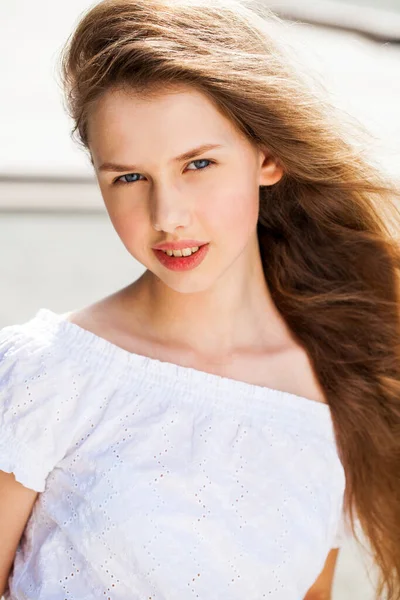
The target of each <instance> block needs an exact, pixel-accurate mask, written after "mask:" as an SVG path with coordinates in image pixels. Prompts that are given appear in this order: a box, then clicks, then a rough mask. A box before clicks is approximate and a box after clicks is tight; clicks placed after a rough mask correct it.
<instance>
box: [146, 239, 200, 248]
mask: <svg viewBox="0 0 400 600" xmlns="http://www.w3.org/2000/svg"><path fill="white" fill-rule="evenodd" d="M204 244H207V242H199V241H198V240H180V241H179V242H164V243H163V244H157V245H156V246H153V249H154V250H182V248H194V246H204Z"/></svg>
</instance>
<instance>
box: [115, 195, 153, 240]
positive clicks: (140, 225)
mask: <svg viewBox="0 0 400 600" xmlns="http://www.w3.org/2000/svg"><path fill="white" fill-rule="evenodd" d="M106 209H107V212H108V216H109V218H110V221H111V223H112V224H113V227H114V229H115V231H116V232H117V234H118V236H119V237H120V238H121V241H122V242H123V244H124V245H125V246H126V247H127V248H128V249H132V248H133V246H134V245H137V244H138V242H139V244H140V240H141V239H142V237H143V235H144V232H145V231H146V227H147V222H148V217H147V215H146V214H144V212H143V211H141V210H140V209H138V207H136V208H135V210H134V212H133V210H132V206H131V204H130V203H124V202H118V203H117V202H114V205H113V204H112V203H111V202H106Z"/></svg>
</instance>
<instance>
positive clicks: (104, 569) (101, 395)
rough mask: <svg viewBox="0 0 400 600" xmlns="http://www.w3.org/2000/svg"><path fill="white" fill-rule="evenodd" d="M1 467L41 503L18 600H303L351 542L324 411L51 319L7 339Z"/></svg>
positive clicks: (16, 581) (46, 316) (22, 555)
mask: <svg viewBox="0 0 400 600" xmlns="http://www.w3.org/2000/svg"><path fill="white" fill-rule="evenodd" d="M0 469H1V470H3V471H6V472H13V473H14V474H15V477H16V479H17V481H19V482H21V483H22V484H23V485H24V486H26V487H28V488H31V489H33V490H36V491H37V492H39V494H38V496H37V499H36V502H35V504H34V507H33V510H32V513H31V515H30V518H29V520H28V522H27V524H26V527H25V530H24V533H23V535H22V538H21V540H20V544H19V546H18V549H17V553H16V557H15V561H14V565H13V569H12V571H11V573H10V577H9V582H8V584H9V587H8V590H7V592H6V594H5V599H6V600H22V599H24V600H26V599H27V598H30V599H33V598H40V600H64V599H68V600H89V599H91V600H92V599H101V598H104V599H105V600H122V599H123V600H150V599H151V600H192V599H193V600H195V599H199V600H243V599H244V598H245V599H246V600H261V599H263V598H268V599H271V600H272V599H273V600H302V599H303V597H304V595H305V594H306V592H307V590H308V589H309V587H310V586H311V585H312V584H313V582H314V581H315V579H316V578H317V576H318V574H319V573H320V571H321V570H322V568H323V566H324V562H325V560H326V557H327V554H328V552H329V550H330V549H331V548H333V547H337V546H339V545H340V544H341V543H342V541H343V539H345V536H346V535H349V533H348V530H347V525H346V526H345V523H344V520H343V518H342V516H343V512H342V511H343V506H342V503H343V497H344V489H345V473H344V469H343V466H342V464H341V462H340V460H339V457H338V453H337V447H336V444H335V438H334V433H333V425H332V420H331V412H330V408H329V406H328V405H326V404H322V403H319V402H315V401H312V400H310V399H307V398H304V397H301V396H297V395H295V394H292V393H288V392H284V391H278V390H275V389H271V388H266V387H262V386H257V385H252V384H249V383H245V382H242V381H237V380H233V379H230V378H227V377H221V376H219V375H214V374H210V373H206V372H203V371H199V370H196V369H193V368H189V367H183V366H181V365H176V364H172V363H169V362H163V361H159V360H156V359H153V358H148V357H146V356H142V355H139V354H133V353H131V352H128V351H127V350H124V349H122V348H120V347H118V346H116V345H114V344H112V343H111V342H109V341H107V340H105V339H103V338H101V337H98V336H96V335H94V334H93V333H91V332H89V331H86V330H85V329H83V328H81V327H79V326H77V325H75V324H73V323H71V322H69V321H67V320H66V319H65V317H64V316H63V315H58V314H56V313H54V312H52V311H50V310H48V309H44V308H43V309H41V310H39V311H38V312H37V313H36V315H35V316H34V317H32V318H31V320H30V321H28V322H25V323H22V324H19V325H10V326H8V327H4V328H3V329H2V330H0Z"/></svg>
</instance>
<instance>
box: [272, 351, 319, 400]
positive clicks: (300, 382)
mask: <svg viewBox="0 0 400 600" xmlns="http://www.w3.org/2000/svg"><path fill="white" fill-rule="evenodd" d="M280 368H281V373H282V377H284V378H285V381H286V382H287V385H289V386H290V390H288V391H290V392H292V393H294V394H296V395H298V396H302V397H304V398H309V399H310V400H314V401H315V402H321V403H322V404H328V401H327V399H326V396H325V393H324V390H323V388H322V386H321V384H320V382H319V381H318V378H317V376H316V373H315V370H314V367H313V364H312V362H311V359H310V357H309V355H308V353H307V352H306V350H305V349H304V348H302V347H301V346H300V345H297V344H296V345H292V346H291V347H290V348H289V349H288V351H287V352H286V353H285V357H284V358H283V359H282V362H281V364H280Z"/></svg>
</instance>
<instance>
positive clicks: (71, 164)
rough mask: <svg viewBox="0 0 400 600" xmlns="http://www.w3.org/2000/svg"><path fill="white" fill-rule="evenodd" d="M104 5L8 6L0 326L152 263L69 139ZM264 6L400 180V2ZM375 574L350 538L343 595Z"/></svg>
mask: <svg viewBox="0 0 400 600" xmlns="http://www.w3.org/2000/svg"><path fill="white" fill-rule="evenodd" d="M94 3H95V2H88V1H86V0H68V2H55V1H54V0H36V1H35V2H31V1H30V0H14V1H13V2H2V3H0V67H1V81H2V89H3V92H2V94H1V99H0V107H1V110H0V131H1V138H2V143H1V145H0V282H1V303H0V327H3V326H5V325H9V324H12V323H17V322H23V321H25V320H27V319H29V318H30V317H31V316H33V315H34V314H35V313H36V312H37V310H39V308H42V307H43V308H49V309H51V310H53V311H55V312H66V311H70V310H73V309H75V308H79V307H82V306H84V305H87V304H89V303H91V302H94V301H95V300H97V299H99V298H101V297H104V296H106V295H108V294H110V293H112V292H113V291H115V290H117V289H119V288H120V287H123V286H124V285H126V284H128V283H129V282H131V281H132V280H134V279H136V278H137V277H138V276H139V275H140V274H141V273H142V272H143V270H144V268H143V266H142V265H141V264H139V263H137V262H136V261H135V260H134V259H133V258H132V257H130V256H129V255H128V253H127V251H126V250H125V248H124V247H123V246H122V243H121V242H120V241H119V239H118V237H117V235H116V233H115V232H114V230H113V228H112V226H111V223H110V222H109V220H108V217H107V215H106V213H105V210H104V208H103V204H102V198H101V195H100V191H99V189H98V186H97V183H96V181H95V178H94V174H93V171H92V167H91V165H90V162H89V161H88V159H87V158H86V156H85V154H84V153H83V152H82V151H81V150H79V149H78V148H77V146H76V145H74V143H73V142H72V140H71V137H70V130H71V128H72V123H71V122H70V121H69V119H68V117H67V115H66V114H65V112H64V109H63V104H62V93H61V89H60V88H59V85H58V81H57V78H56V70H57V61H58V58H59V51H60V49H61V47H62V45H63V44H64V42H65V40H66V39H67V37H68V36H69V34H70V32H71V31H72V29H73V27H74V25H75V24H76V23H77V21H78V19H79V17H80V15H81V14H82V12H83V11H86V10H87V8H89V7H90V6H92V5H93V4H94ZM265 4H266V5H268V6H270V7H271V8H272V9H273V10H275V11H276V12H277V13H278V14H280V15H281V16H283V17H284V18H285V19H287V20H288V21H290V22H291V23H293V24H294V23H296V26H295V27H293V28H292V41H293V45H295V46H296V48H298V57H299V60H300V61H301V62H302V63H303V64H307V65H310V67H312V68H313V69H314V71H315V72H316V73H318V77H319V78H320V81H321V82H323V84H324V85H325V86H326V88H327V90H328V91H329V94H330V96H331V101H332V102H333V103H335V104H336V105H337V106H338V107H340V108H341V109H342V110H344V111H346V113H348V114H349V115H351V116H353V117H354V118H356V119H357V120H358V121H359V122H360V123H362V124H363V125H365V126H366V127H367V128H368V130H369V131H370V132H371V133H372V134H373V135H374V138H375V140H374V143H373V147H372V148H371V152H372V153H373V155H374V156H375V157H376V158H377V159H378V160H379V161H380V163H381V165H382V168H383V169H385V170H387V173H388V175H390V176H394V177H396V178H399V181H400V142H399V139H400V111H399V106H400V0H352V2H347V1H346V0H329V1H328V0H319V1H318V2H316V1H313V2H308V1H307V0H302V1H301V2H299V1H293V2H291V1H280V2H279V1H277V2H268V1H266V2H265ZM372 569H373V567H372V566H371V565H370V564H369V561H368V556H367V554H366V553H365V552H364V551H362V550H361V549H360V548H359V547H357V546H356V544H355V541H354V540H352V539H349V540H347V541H346V542H345V544H344V546H343V547H342V549H341V551H340V553H339V560H338V565H337V570H336V575H335V582H334V593H333V600H372V599H373V582H374V577H373V572H372Z"/></svg>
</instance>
